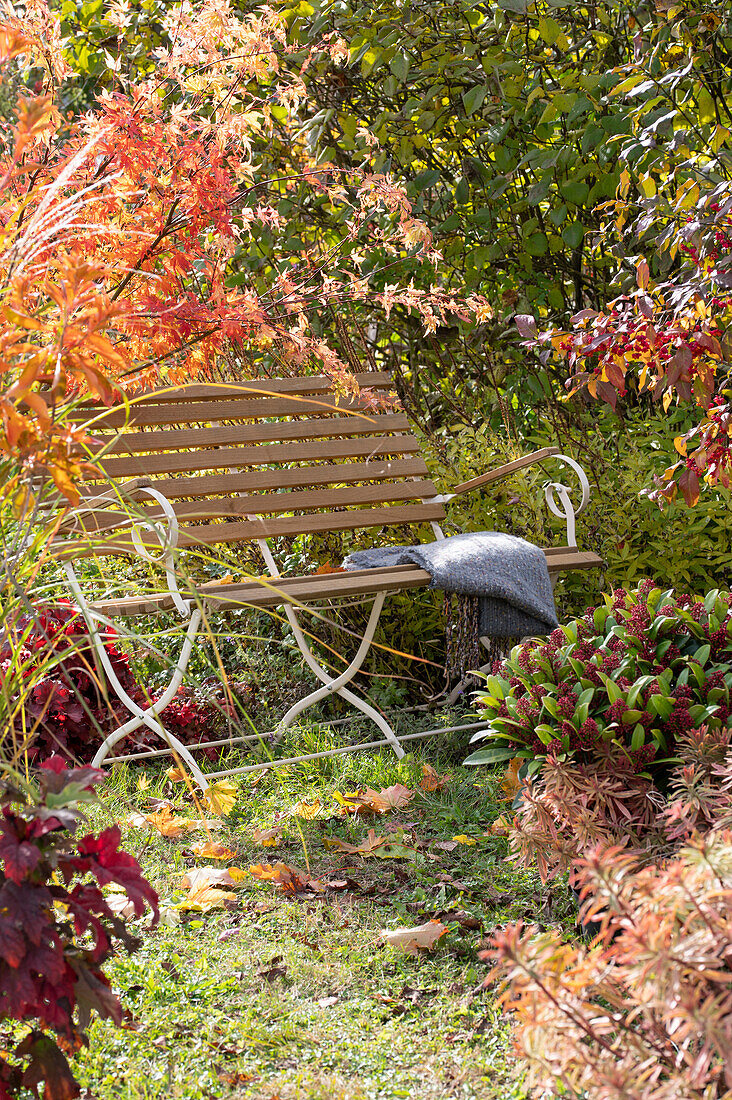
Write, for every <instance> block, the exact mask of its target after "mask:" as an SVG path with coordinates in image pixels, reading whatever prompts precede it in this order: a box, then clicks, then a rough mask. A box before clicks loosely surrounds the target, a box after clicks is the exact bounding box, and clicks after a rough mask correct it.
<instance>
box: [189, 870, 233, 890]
mask: <svg viewBox="0 0 732 1100" xmlns="http://www.w3.org/2000/svg"><path fill="white" fill-rule="evenodd" d="M237 870H239V868H237V867H232V868H231V869H229V868H225V867H193V868H191V870H190V871H186V873H185V875H184V876H183V878H182V879H181V883H180V884H181V886H182V887H183V889H184V890H188V892H189V893H191V894H192V893H194V892H195V891H196V890H200V889H201V887H203V886H239V885H241V878H243V877H244V873H243V872H241V877H240V878H235V877H234V875H233V874H232V871H237Z"/></svg>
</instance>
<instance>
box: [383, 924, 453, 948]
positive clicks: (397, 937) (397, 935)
mask: <svg viewBox="0 0 732 1100" xmlns="http://www.w3.org/2000/svg"><path fill="white" fill-rule="evenodd" d="M446 932H447V925H444V924H442V923H441V921H438V920H428V921H427V923H426V924H418V925H417V926H416V927H415V928H396V929H393V930H392V929H388V928H384V929H382V931H381V937H382V939H383V940H384V942H385V943H387V944H388V945H389V946H390V947H398V948H399V949H400V950H401V951H406V953H407V954H408V955H417V954H418V953H419V952H420V951H432V950H434V947H435V944H436V943H437V941H438V940H440V939H442V937H443V936H444V935H445V933H446Z"/></svg>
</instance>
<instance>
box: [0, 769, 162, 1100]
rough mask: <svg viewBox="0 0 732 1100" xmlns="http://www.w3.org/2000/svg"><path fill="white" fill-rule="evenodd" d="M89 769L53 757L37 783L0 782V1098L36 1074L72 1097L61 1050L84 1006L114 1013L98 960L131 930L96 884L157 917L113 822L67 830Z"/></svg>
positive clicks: (96, 775)
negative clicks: (94, 829) (92, 829)
mask: <svg viewBox="0 0 732 1100" xmlns="http://www.w3.org/2000/svg"><path fill="white" fill-rule="evenodd" d="M100 778H101V773H100V772H98V771H95V770H93V769H91V768H77V769H71V770H70V769H68V768H67V767H66V765H65V763H64V761H63V760H62V759H61V758H60V757H58V756H55V757H52V758H51V759H50V760H49V761H47V762H46V763H45V764H43V765H42V766H41V768H40V770H39V773H38V786H37V788H34V789H31V788H28V787H27V786H26V785H24V784H22V783H21V782H13V781H12V780H11V779H10V778H5V779H3V780H1V781H0V805H1V806H2V816H1V817H0V1034H2V1035H3V1039H4V1043H3V1048H4V1049H3V1056H2V1057H0V1100H8V1098H10V1097H15V1096H19V1095H21V1094H22V1093H23V1092H24V1091H25V1090H26V1089H29V1090H31V1091H32V1092H34V1093H35V1094H36V1095H37V1094H38V1092H37V1090H38V1086H39V1084H40V1082H42V1081H43V1082H45V1085H44V1091H43V1095H44V1097H47V1098H48V1100H62V1098H63V1100H66V1098H69V1097H73V1096H78V1095H79V1092H80V1090H79V1088H78V1085H77V1083H76V1082H75V1080H74V1077H73V1074H72V1072H71V1069H70V1067H69V1064H68V1061H67V1059H66V1054H68V1053H73V1052H74V1051H76V1050H78V1049H79V1048H80V1047H81V1046H82V1045H83V1044H84V1043H85V1042H86V1035H85V1029H86V1026H87V1024H88V1022H89V1019H90V1017H91V1015H92V1013H96V1014H98V1015H99V1016H100V1017H102V1018H104V1019H111V1020H113V1021H114V1022H115V1023H117V1024H120V1023H121V1022H122V1018H123V1014H124V1013H123V1007H122V1005H121V1003H120V1001H119V999H118V997H117V996H116V994H115V993H113V992H112V989H111V987H110V983H109V979H108V978H107V977H106V975H105V974H104V972H103V969H102V968H103V966H104V964H105V963H106V962H107V961H108V960H109V959H110V958H111V957H112V955H113V953H114V951H115V948H116V945H117V944H119V945H121V946H123V947H124V948H125V949H126V950H127V951H129V952H132V951H134V950H135V949H136V947H137V946H138V942H139V941H138V940H137V939H136V938H135V937H134V936H133V935H132V934H131V932H130V930H129V928H128V927H127V923H126V922H125V921H124V920H123V919H121V918H120V917H118V916H116V915H115V913H114V912H113V910H112V908H111V907H110V905H109V899H108V898H107V897H106V896H105V894H104V891H103V888H104V887H105V886H107V885H108V884H110V883H115V884H117V885H118V886H120V887H122V889H123V890H124V892H125V893H126V894H127V896H128V898H129V900H130V902H131V903H132V907H133V910H134V913H135V915H136V916H138V917H139V916H143V915H144V913H145V911H146V909H147V908H148V907H150V908H151V909H152V911H153V919H157V895H156V893H155V891H154V890H153V888H152V886H151V885H150V884H149V882H147V881H146V879H145V878H144V877H143V875H142V872H141V870H140V867H139V865H138V863H137V861H136V860H135V859H133V857H132V856H131V855H128V853H127V852H124V851H122V850H121V849H120V846H119V844H120V830H119V828H118V827H117V826H113V827H111V828H108V829H104V830H103V831H102V832H100V833H99V834H98V835H96V836H95V835H93V834H89V835H86V836H83V837H81V838H79V839H77V837H76V836H75V833H76V831H77V830H78V828H79V826H80V824H81V823H82V822H83V821H84V820H85V818H84V815H83V813H82V811H81V810H80V808H79V804H80V803H82V804H83V803H84V802H89V801H90V800H91V799H92V798H93V797H94V794H93V787H94V785H95V784H96V783H97V782H98V781H99V779H100ZM23 1029H25V1030H26V1033H25V1034H24V1035H23V1034H22V1031H23ZM19 1032H20V1033H19ZM3 1033H4V1034H3Z"/></svg>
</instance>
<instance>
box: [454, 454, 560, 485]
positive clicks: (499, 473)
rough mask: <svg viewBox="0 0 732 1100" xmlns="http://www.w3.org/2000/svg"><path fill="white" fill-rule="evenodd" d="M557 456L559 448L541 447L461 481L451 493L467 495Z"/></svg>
mask: <svg viewBox="0 0 732 1100" xmlns="http://www.w3.org/2000/svg"><path fill="white" fill-rule="evenodd" d="M558 454H560V451H559V447H542V448H541V450H539V451H532V452H531V453H530V454H527V455H523V457H522V458H515V459H514V460H513V462H506V463H505V464H504V465H503V466H496V468H495V470H489V471H488V473H487V474H481V475H480V477H474V478H472V479H471V480H470V481H463V482H461V483H460V485H456V486H455V488H454V489H453V490H452V491H453V493H454V494H455V495H456V496H458V495H459V494H460V493H467V492H469V491H470V490H471V489H478V488H480V486H481V485H489V484H490V483H491V482H492V481H498V479H499V478H501V477H508V475H509V474H513V473H515V472H516V470H521V469H523V467H524V466H531V465H533V463H535V462H541V461H542V460H543V459H545V458H550V457H551V455H558Z"/></svg>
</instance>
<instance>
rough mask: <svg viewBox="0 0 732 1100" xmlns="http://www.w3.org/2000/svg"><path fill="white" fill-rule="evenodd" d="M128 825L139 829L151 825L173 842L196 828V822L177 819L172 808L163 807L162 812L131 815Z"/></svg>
mask: <svg viewBox="0 0 732 1100" xmlns="http://www.w3.org/2000/svg"><path fill="white" fill-rule="evenodd" d="M128 824H129V825H134V826H135V828H138V829H139V828H142V826H144V825H146V824H147V825H150V826H151V828H153V829H155V831H156V832H158V833H160V835H161V836H164V837H167V838H168V839H169V840H173V839H174V838H175V837H178V836H181V835H182V834H183V833H187V832H189V831H190V830H191V829H193V828H194V827H195V822H193V821H192V820H191V819H190V818H189V817H175V816H174V815H173V813H172V811H171V809H170V806H163V808H162V810H157V811H156V812H155V813H151V814H131V815H130V817H129V819H128Z"/></svg>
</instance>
